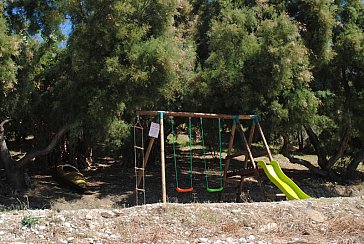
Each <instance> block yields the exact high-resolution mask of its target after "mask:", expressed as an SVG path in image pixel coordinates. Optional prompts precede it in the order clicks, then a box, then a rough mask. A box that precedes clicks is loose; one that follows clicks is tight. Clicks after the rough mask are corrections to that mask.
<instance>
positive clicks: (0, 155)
mask: <svg viewBox="0 0 364 244" xmlns="http://www.w3.org/2000/svg"><path fill="white" fill-rule="evenodd" d="M7 122H9V120H5V121H3V122H2V123H1V124H0V161H1V164H0V165H2V166H3V167H4V169H5V173H6V179H7V181H8V183H9V184H10V185H11V187H13V188H15V189H19V190H21V189H24V188H25V187H26V182H25V175H24V167H25V166H26V165H27V164H28V163H29V162H30V161H31V160H33V159H34V158H35V157H37V156H40V155H46V154H48V153H49V152H50V151H51V150H52V149H53V148H54V147H55V146H56V144H57V142H58V140H59V139H60V138H61V137H62V135H63V134H64V133H66V132H67V131H68V126H67V125H66V126H64V127H62V129H61V130H60V131H59V132H58V133H57V134H56V135H55V136H54V138H53V140H52V141H51V143H50V144H49V145H48V146H47V147H46V148H44V149H43V150H39V151H35V152H33V153H27V154H26V155H25V156H24V157H23V158H21V159H20V160H18V161H16V160H14V159H13V158H12V157H11V156H10V153H9V149H8V147H7V145H6V140H5V130H4V125H5V124H6V123H7Z"/></svg>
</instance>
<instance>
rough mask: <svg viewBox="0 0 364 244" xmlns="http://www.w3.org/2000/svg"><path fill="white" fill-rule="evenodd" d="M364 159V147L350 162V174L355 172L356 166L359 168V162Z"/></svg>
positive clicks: (348, 168)
mask: <svg viewBox="0 0 364 244" xmlns="http://www.w3.org/2000/svg"><path fill="white" fill-rule="evenodd" d="M363 161H364V148H362V149H360V151H359V152H358V153H357V154H356V155H355V157H354V158H353V160H351V162H350V163H349V165H348V167H347V168H346V170H347V173H348V176H350V174H351V173H353V172H354V171H355V170H356V168H358V166H359V164H360V163H362V162H363Z"/></svg>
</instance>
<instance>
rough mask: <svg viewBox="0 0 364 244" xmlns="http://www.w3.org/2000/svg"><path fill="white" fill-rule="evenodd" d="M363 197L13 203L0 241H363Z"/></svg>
mask: <svg viewBox="0 0 364 244" xmlns="http://www.w3.org/2000/svg"><path fill="white" fill-rule="evenodd" d="M363 218H364V197H348V198H342V197H337V198H322V199H309V200H304V201H289V202H288V201H283V202H260V203H204V204H200V203H194V204H173V203H169V204H167V205H165V206H163V205H162V204H158V203H157V204H148V205H144V206H137V207H131V208H109V209H102V208H100V209H79V210H28V211H27V210H21V211H20V210H13V211H5V212H1V214H0V242H1V243H14V242H15V243H363V242H364V222H363V221H362V220H363Z"/></svg>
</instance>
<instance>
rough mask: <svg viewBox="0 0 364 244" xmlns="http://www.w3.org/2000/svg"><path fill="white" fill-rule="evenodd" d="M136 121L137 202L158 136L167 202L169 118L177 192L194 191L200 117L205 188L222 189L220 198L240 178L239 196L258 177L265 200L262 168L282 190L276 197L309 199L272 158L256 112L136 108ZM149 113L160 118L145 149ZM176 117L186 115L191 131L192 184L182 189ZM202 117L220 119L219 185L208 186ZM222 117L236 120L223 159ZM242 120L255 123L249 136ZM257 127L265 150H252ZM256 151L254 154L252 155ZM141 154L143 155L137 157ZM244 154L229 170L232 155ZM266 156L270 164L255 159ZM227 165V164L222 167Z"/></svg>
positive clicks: (190, 168)
mask: <svg viewBox="0 0 364 244" xmlns="http://www.w3.org/2000/svg"><path fill="white" fill-rule="evenodd" d="M136 115H137V123H136V124H135V125H134V126H133V128H134V155H135V157H134V163H135V175H136V177H135V178H136V186H135V195H136V204H138V198H139V193H142V194H143V202H144V203H145V180H144V176H145V167H146V165H147V162H148V158H149V155H150V152H151V149H152V146H153V144H154V141H155V139H157V138H158V137H159V138H160V162H161V178H162V201H163V203H164V204H165V203H166V202H167V191H166V172H165V171H166V170H165V169H166V166H165V147H164V141H165V136H164V119H165V117H169V118H170V119H171V125H172V133H171V134H172V145H173V161H174V168H175V179H176V191H177V192H179V193H187V192H192V191H193V190H194V188H193V181H192V178H193V174H192V168H193V155H192V119H191V118H199V119H200V130H201V146H202V154H203V162H204V174H205V180H206V189H207V191H208V192H211V193H215V192H219V193H221V194H220V197H221V198H222V199H223V198H224V193H225V192H224V190H225V188H226V186H227V183H228V182H229V181H230V180H231V179H232V178H236V176H239V177H240V185H239V187H238V192H237V196H240V195H241V194H242V185H243V182H244V179H245V177H250V176H255V177H256V178H257V180H258V184H259V186H260V188H261V190H262V192H263V196H264V199H266V198H267V194H266V192H265V189H264V186H263V184H262V182H261V179H260V174H259V171H260V170H259V169H261V171H264V173H265V174H266V175H267V177H268V179H269V180H270V181H271V182H272V183H273V184H275V185H276V186H277V187H278V188H279V189H280V190H281V191H282V192H283V195H282V194H274V196H283V197H286V198H287V199H289V200H293V199H306V198H310V196H309V195H307V194H306V193H304V192H303V191H302V190H301V189H300V188H299V187H298V186H297V185H296V184H295V183H294V182H293V181H292V180H291V179H290V178H289V177H287V176H286V175H285V174H284V173H283V171H282V169H281V168H280V166H279V164H278V162H276V161H274V160H273V157H272V154H271V151H270V149H269V146H268V143H267V141H266V139H265V136H264V133H263V130H262V128H261V126H260V124H259V118H258V116H257V115H228V114H211V113H192V112H167V111H137V112H136ZM142 116H149V117H156V116H158V118H159V123H152V124H151V127H150V130H149V134H148V136H149V143H148V146H147V149H146V152H144V138H143V135H142V134H143V130H144V128H143V127H142V126H141V124H140V117H142ZM175 117H185V118H188V133H189V160H190V162H189V179H190V181H189V186H188V187H187V188H182V187H181V186H180V183H179V173H178V165H177V149H176V146H175V144H176V128H175V123H174V118H175ZM203 119H217V120H218V141H219V142H218V143H219V174H220V175H219V187H216V188H212V187H210V186H209V176H208V173H207V160H206V150H205V146H206V145H205V132H204V123H203ZM221 119H227V120H233V125H232V127H231V132H230V138H229V143H228V149H227V155H226V156H225V158H224V159H223V158H222V138H221ZM241 120H244V121H251V122H252V124H251V126H250V129H249V137H248V139H247V138H246V137H245V133H244V127H243V125H242V124H241V123H240V121H241ZM256 129H257V130H258V132H259V134H260V136H261V139H262V141H263V144H264V148H265V151H263V152H260V153H255V152H252V149H251V146H252V141H253V137H254V133H255V131H256ZM236 130H238V132H239V134H240V136H241V138H242V142H243V150H242V151H239V152H233V144H234V138H235V133H236ZM137 134H141V140H139V141H138V140H137V136H136V135H137ZM253 154H254V155H253ZM138 155H141V156H139V157H138ZM243 155H244V156H245V159H244V161H243V163H242V164H241V166H240V169H239V170H230V169H229V167H230V161H231V159H233V158H236V157H239V156H243ZM261 156H267V157H268V158H269V161H270V162H269V164H266V163H265V162H264V161H262V160H260V161H258V162H256V161H255V160H254V157H261ZM223 165H224V167H223Z"/></svg>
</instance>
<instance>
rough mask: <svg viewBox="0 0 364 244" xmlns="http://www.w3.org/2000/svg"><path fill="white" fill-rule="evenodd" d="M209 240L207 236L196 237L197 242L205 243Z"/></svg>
mask: <svg viewBox="0 0 364 244" xmlns="http://www.w3.org/2000/svg"><path fill="white" fill-rule="evenodd" d="M208 241H209V239H207V238H198V241H197V242H198V243H207V242H208Z"/></svg>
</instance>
